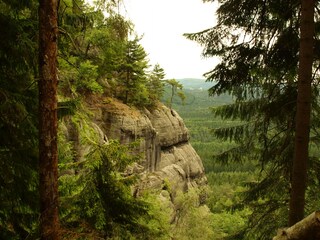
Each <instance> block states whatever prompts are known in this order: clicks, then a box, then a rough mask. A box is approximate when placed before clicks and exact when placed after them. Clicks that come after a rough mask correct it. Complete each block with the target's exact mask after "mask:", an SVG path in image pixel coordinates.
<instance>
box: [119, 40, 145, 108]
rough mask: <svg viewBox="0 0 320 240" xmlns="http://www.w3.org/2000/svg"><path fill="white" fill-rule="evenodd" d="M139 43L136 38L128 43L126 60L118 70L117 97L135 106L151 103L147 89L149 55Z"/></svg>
mask: <svg viewBox="0 0 320 240" xmlns="http://www.w3.org/2000/svg"><path fill="white" fill-rule="evenodd" d="M139 41H140V39H139V38H135V39H134V40H129V41H128V42H127V45H126V54H125V58H124V59H123V60H122V64H121V65H120V66H119V69H118V88H119V92H118V93H117V96H118V98H120V99H121V100H123V101H124V103H128V104H134V105H144V104H145V103H147V102H148V101H149V99H148V92H147V88H146V83H147V76H146V70H147V68H148V60H147V53H146V52H145V50H144V48H143V47H142V46H141V45H140V44H139Z"/></svg>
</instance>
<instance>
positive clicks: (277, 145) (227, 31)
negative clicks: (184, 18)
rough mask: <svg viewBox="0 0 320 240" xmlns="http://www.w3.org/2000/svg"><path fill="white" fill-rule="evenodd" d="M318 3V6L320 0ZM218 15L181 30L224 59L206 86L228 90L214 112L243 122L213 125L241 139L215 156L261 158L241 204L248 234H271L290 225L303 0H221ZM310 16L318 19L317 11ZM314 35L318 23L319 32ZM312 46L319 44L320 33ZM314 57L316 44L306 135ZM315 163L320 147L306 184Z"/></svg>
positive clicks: (221, 134) (309, 203)
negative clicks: (198, 28)
mask: <svg viewBox="0 0 320 240" xmlns="http://www.w3.org/2000/svg"><path fill="white" fill-rule="evenodd" d="M210 2H211V1H210ZM316 4H317V8H319V3H316ZM217 16H218V23H217V25H216V26H214V27H212V28H210V29H207V30H204V31H202V32H199V33H194V34H186V37H187V38H189V39H191V40H194V41H197V42H199V43H200V44H202V45H203V47H204V50H203V55H204V56H206V57H211V56H218V57H219V58H220V59H221V62H220V63H219V64H218V65H217V66H216V67H215V68H214V69H213V70H211V71H209V72H207V73H206V74H205V76H206V78H207V80H208V81H214V82H215V83H216V84H215V85H214V86H213V87H212V88H211V89H210V90H209V93H210V94H211V95H220V94H223V93H229V94H231V96H232V97H233V98H234V99H235V103H234V104H230V105H226V106H223V107H220V108H216V109H214V113H215V115H216V116H220V117H221V118H222V119H234V120H239V121H241V122H242V123H241V125H236V126H231V127H227V128H221V129H217V130H216V131H215V132H214V134H215V135H216V136H217V137H218V138H222V139H230V140H232V141H234V142H236V143H237V145H238V147H236V148H233V149H230V150H229V151H226V152H224V153H222V154H221V155H220V159H221V160H223V161H225V162H228V161H238V162H241V161H245V160H258V161H259V162H260V166H261V180H260V181H258V182H255V183H251V184H250V190H249V191H248V192H247V194H246V195H245V198H244V199H245V204H248V205H249V206H251V208H252V210H253V214H252V216H251V217H250V225H249V227H248V229H247V236H248V239H252V237H253V238H256V239H270V238H271V236H273V235H274V232H275V230H276V229H277V228H280V227H282V226H286V225H287V224H286V221H287V220H286V219H287V215H288V212H287V207H288V199H289V195H290V187H291V186H290V179H291V169H292V159H293V143H294V137H293V136H294V126H295V112H296V98H297V76H298V75H297V69H298V48H299V17H300V1H291V2H290V3H289V2H287V1H281V0H271V1H252V0H232V1H219V8H218V10H217ZM315 19H316V26H318V25H319V22H318V21H319V11H317V12H316V17H315ZM318 36H319V29H318V27H316V39H317V38H318ZM315 49H319V41H318V40H316V46H315ZM319 59H320V55H319V51H318V50H316V51H315V55H314V70H313V76H314V79H313V113H312V116H313V120H312V126H311V136H314V137H316V138H317V137H318V134H317V132H318V131H317V129H318V123H317V119H319V115H318V111H317V109H318V102H319V101H318V97H317V96H318V94H317V93H318V89H317V84H318V79H319V72H318V67H317V66H318V65H319ZM311 141H312V140H311ZM313 144H316V143H315V142H312V143H311V146H312V145H313ZM319 163H320V162H319V156H318V155H316V156H315V157H312V158H310V166H311V169H310V174H311V176H310V183H309V189H310V190H308V191H312V190H311V189H316V188H318V187H319V185H318V184H317V183H316V184H314V183H315V182H314V181H313V180H312V179H313V178H316V179H318V177H316V176H314V175H312V172H313V171H314V169H318V166H319ZM312 168H314V169H312ZM313 201H314V199H312V198H310V197H309V198H308V197H307V206H314V203H313ZM307 208H308V207H307ZM250 237H251V238H250ZM237 239H239V238H237Z"/></svg>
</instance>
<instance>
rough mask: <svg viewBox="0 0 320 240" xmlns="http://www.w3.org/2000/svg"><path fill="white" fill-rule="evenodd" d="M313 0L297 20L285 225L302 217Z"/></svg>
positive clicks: (307, 1) (305, 2) (305, 0)
mask: <svg viewBox="0 0 320 240" xmlns="http://www.w3.org/2000/svg"><path fill="white" fill-rule="evenodd" d="M314 5H315V1H314V0H302V6H301V20H300V21H301V22H300V36H301V37H300V50H299V72H298V97H297V113H296V130H295V131H296V132H295V149H294V158H293V169H292V180H291V196H290V208H289V226H292V225H293V224H295V223H296V222H298V221H300V220H301V219H303V217H304V205H305V190H306V186H307V171H308V168H307V165H308V158H309V156H308V148H309V132H310V113H311V81H312V80H311V79H312V63H313V46H314V40H313V36H314V7H315V6H314Z"/></svg>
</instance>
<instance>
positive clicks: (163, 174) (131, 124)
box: [95, 100, 206, 192]
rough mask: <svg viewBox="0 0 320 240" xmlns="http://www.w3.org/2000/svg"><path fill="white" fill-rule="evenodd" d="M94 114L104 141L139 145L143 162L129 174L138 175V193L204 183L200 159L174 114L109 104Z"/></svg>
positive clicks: (165, 110) (204, 178)
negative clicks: (139, 177)
mask: <svg viewBox="0 0 320 240" xmlns="http://www.w3.org/2000/svg"><path fill="white" fill-rule="evenodd" d="M96 113H97V114H96V117H95V118H96V123H97V125H98V126H99V127H100V128H101V129H102V131H103V133H104V134H105V136H106V137H107V138H109V139H119V140H120V142H121V143H129V142H133V141H136V140H139V141H140V151H141V152H142V153H143V154H144V160H143V161H142V162H140V163H139V164H137V165H135V166H134V167H132V169H131V171H133V172H135V173H139V174H141V176H142V181H141V184H140V188H141V189H155V190H161V189H163V188H164V185H165V184H166V183H169V184H170V187H171V189H172V190H173V192H176V191H179V190H181V191H186V190H188V189H189V188H191V187H197V186H201V185H204V184H205V183H206V177H205V174H204V168H203V165H202V162H201V159H200V157H199V156H198V154H197V153H196V152H195V150H194V149H193V147H192V146H191V145H190V143H189V134H188V130H187V128H186V126H185V124H184V122H183V120H182V119H181V117H180V116H179V115H178V114H177V112H175V111H174V110H171V109H169V108H167V107H166V106H164V105H159V106H158V107H157V108H156V109H154V110H152V111H148V110H141V111H138V110H134V109H132V108H130V107H128V106H127V105H124V104H121V103H119V102H115V101H111V100H110V101H109V102H108V101H106V102H105V103H103V104H100V106H99V111H97V112H96Z"/></svg>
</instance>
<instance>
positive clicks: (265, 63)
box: [0, 0, 320, 239]
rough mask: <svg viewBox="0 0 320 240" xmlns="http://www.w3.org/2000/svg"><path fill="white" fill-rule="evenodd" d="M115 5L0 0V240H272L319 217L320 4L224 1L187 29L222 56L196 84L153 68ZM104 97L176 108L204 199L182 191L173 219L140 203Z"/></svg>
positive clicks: (155, 205)
mask: <svg viewBox="0 0 320 240" xmlns="http://www.w3.org/2000/svg"><path fill="white" fill-rule="evenodd" d="M206 1H214V0H206ZM206 1H204V2H206ZM119 4H122V3H121V1H112V0H110V1H109V0H97V1H95V5H94V6H90V5H87V4H86V2H85V1H83V0H59V1H57V0H50V1H45V0H39V1H37V0H27V1H21V0H0V6H1V8H0V26H1V28H0V36H1V37H0V63H1V68H0V78H1V81H0V199H1V201H0V238H1V239H271V238H272V236H274V235H276V231H277V229H279V228H282V227H287V226H292V225H294V224H295V223H296V222H298V221H300V220H301V219H303V218H304V217H305V216H306V215H308V214H310V213H312V212H314V211H316V210H318V209H320V202H319V198H318V196H319V184H320V175H319V171H320V161H319V157H320V156H319V153H318V152H319V125H320V121H319V119H320V117H319V101H318V91H319V90H318V81H319V75H318V74H319V66H318V65H319V59H320V52H319V49H320V48H319V44H320V42H319V39H318V33H320V32H319V16H320V15H319V14H320V12H319V8H320V4H319V3H318V2H316V1H314V0H302V1H291V2H289V3H288V1H283V0H266V1H252V0H231V1H219V7H218V10H217V17H218V23H217V25H216V26H214V27H212V28H210V29H207V30H204V31H202V32H198V33H187V34H185V36H186V38H188V39H190V40H193V41H196V42H198V43H199V44H200V45H202V46H203V55H204V56H205V57H212V56H218V57H219V58H220V60H221V61H220V63H219V64H218V65H217V66H216V67H215V68H214V69H211V70H210V69H208V72H207V73H206V74H205V77H206V79H207V83H205V84H202V83H201V84H202V85H201V86H200V87H198V86H194V87H193V89H190V86H188V85H187V83H190V81H191V82H192V80H188V81H183V80H181V81H178V80H176V79H166V78H165V70H164V69H162V68H161V66H159V65H158V64H156V65H155V66H150V64H149V61H148V58H147V56H148V54H147V53H146V51H145V50H144V48H143V46H142V45H141V44H140V40H141V37H140V36H137V35H136V34H135V30H134V23H132V22H130V20H128V19H125V18H124V17H123V16H122V15H121V14H119V11H118V10H119ZM194 82H195V81H194ZM183 86H184V88H183ZM208 87H209V89H208V90H206V88H208ZM99 101H101V102H103V101H108V102H110V101H121V102H122V103H124V104H127V105H128V106H130V107H132V108H135V109H148V110H152V109H155V108H156V107H157V106H158V104H159V102H160V101H163V102H164V103H165V104H167V105H168V107H170V108H175V109H177V111H178V112H179V113H180V114H181V116H182V117H183V118H184V119H185V121H186V124H187V126H188V128H189V129H190V135H191V141H192V144H193V146H194V148H195V149H196V150H197V152H198V153H199V155H200V156H201V158H202V160H203V163H204V166H205V170H206V173H207V178H208V187H207V188H206V189H201V191H204V192H205V193H203V194H202V195H205V196H206V199H205V200H202V199H199V197H198V193H196V192H194V191H189V192H186V193H184V194H181V195H177V196H176V197H175V204H176V206H178V210H179V214H180V216H181V218H180V219H179V220H180V221H176V222H174V224H172V221H171V222H170V214H169V213H168V212H167V211H166V208H165V206H164V205H163V203H161V202H160V201H158V199H157V198H156V196H155V194H153V193H152V192H146V193H145V194H143V195H141V196H139V197H137V196H135V195H134V194H132V187H133V186H134V184H136V183H137V181H138V176H127V175H125V174H124V172H125V171H126V169H127V167H128V166H129V165H130V164H132V163H134V162H135V161H138V159H139V158H141V156H139V154H133V153H136V151H135V146H136V144H137V143H132V144H126V145H123V144H120V143H119V141H116V140H110V141H109V140H108V144H105V143H102V142H101V139H100V138H99V134H97V131H96V129H95V126H94V125H93V124H92V122H91V118H92V115H93V112H92V109H91V108H90V103H92V102H99ZM80 146H86V149H87V150H86V151H87V152H86V155H85V157H84V160H83V159H82V157H83V156H80V155H79V151H78V150H79V147H80ZM165 187H166V188H167V189H170V184H166V186H165ZM200 200H201V201H200ZM200 202H201V203H200ZM199 206H200V207H199ZM208 208H209V210H210V211H209V212H208V211H207V209H208Z"/></svg>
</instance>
